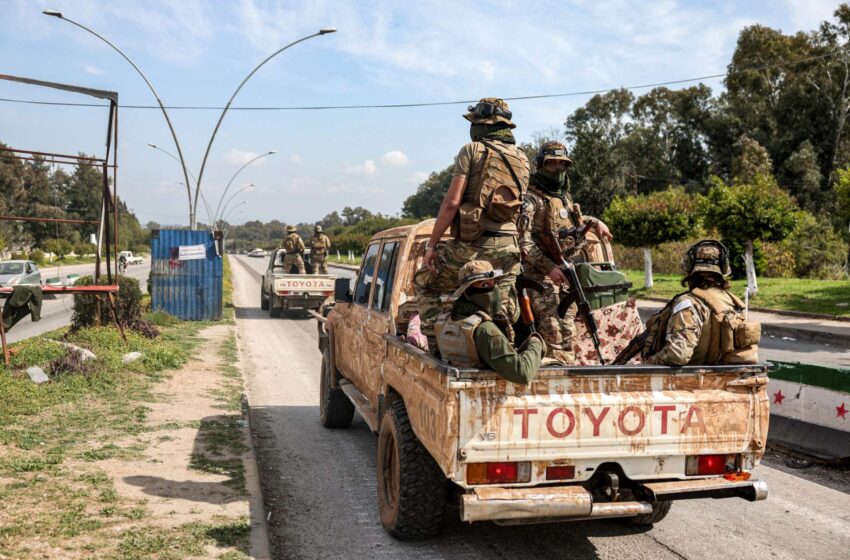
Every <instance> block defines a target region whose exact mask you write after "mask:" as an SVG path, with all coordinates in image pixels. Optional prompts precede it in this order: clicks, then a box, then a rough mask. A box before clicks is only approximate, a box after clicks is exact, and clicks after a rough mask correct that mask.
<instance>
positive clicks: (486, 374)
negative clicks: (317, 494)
mask: <svg viewBox="0 0 850 560" xmlns="http://www.w3.org/2000/svg"><path fill="white" fill-rule="evenodd" d="M432 225H433V220H430V221H427V222H423V223H421V224H419V225H413V226H405V227H400V228H395V229H391V230H387V231H384V232H381V233H378V234H376V235H375V236H374V237H373V238H372V240H371V241H370V242H369V245H368V248H367V250H366V255H365V257H364V259H363V264H362V265H361V268H360V272H359V273H358V275H357V279H356V280H355V282H354V286H353V291H348V286H347V284H348V282H347V281H344V280H342V279H340V280H339V284H340V285H339V286H337V289H336V297H335V300H336V302H335V304H333V305H329V306H327V307H326V308H325V309H324V310H323V313H322V314H321V315H319V314H317V315H316V317H317V318H318V319H319V349H320V351H321V352H322V369H321V371H320V372H319V375H320V377H321V390H320V404H319V411H320V415H321V421H322V423H323V424H324V425H325V426H326V427H328V428H346V427H348V426H349V425H350V424H351V420H352V417H353V415H354V411H355V410H357V411H358V412H359V413H360V415H361V416H362V417H363V418H364V419H365V421H366V423H367V424H368V425H369V427H370V428H371V429H372V430H373V431H374V432H376V433H377V434H378V445H377V469H376V470H377V489H378V504H379V511H378V513H379V516H380V519H381V522H382V523H383V525H384V527H385V528H386V530H387V531H389V532H390V533H391V534H392V535H393V536H395V537H397V538H419V537H427V536H430V535H433V534H435V533H436V532H438V531H439V529H440V526H441V522H442V519H443V517H444V515H445V512H446V511H450V510H448V508H446V503H447V502H448V501H450V500H451V501H454V502H455V503H456V504H457V505H458V506H459V507H458V510H457V511H459V514H460V518H461V519H462V520H464V521H469V522H480V521H495V522H497V523H501V524H516V523H537V522H542V521H563V520H569V519H597V518H625V519H626V521H628V522H631V523H634V524H638V525H649V524H652V523H655V522H657V521H660V520H661V519H662V518H663V517H664V516H665V515H667V513H668V511H669V510H670V504H671V503H672V502H673V501H676V500H688V499H702V498H734V497H738V498H743V499H745V500H748V501H757V500H763V499H765V498H766V497H767V485H766V484H765V482H764V481H761V480H757V479H756V477H755V476H753V473H752V471H753V469H754V468H755V466H756V465H758V463H759V460H760V459H761V457H762V455H763V454H764V449H765V443H766V441H767V426H768V408H769V403H768V398H767V394H766V390H765V389H766V386H767V382H768V377H767V366H765V365H761V364H759V365H747V366H733V365H723V366H688V367H681V368H672V367H666V366H654V365H622V366H611V365H602V366H600V365H577V366H570V367H565V366H559V365H557V366H556V365H547V366H545V367H543V368H541V370H540V371H539V372H538V375H537V378H536V379H535V380H534V381H533V382H532V383H530V384H528V385H515V384H513V383H510V382H508V381H505V380H504V379H501V378H499V377H498V376H497V375H496V374H495V373H493V372H492V371H487V370H484V369H476V368H459V367H454V366H452V365H451V364H449V363H446V362H444V361H442V360H439V359H437V358H435V357H433V356H432V355H430V354H428V353H426V352H423V351H422V350H419V349H418V348H415V347H414V346H411V345H410V344H407V343H406V342H405V340H404V338H402V337H400V336H399V335H400V334H404V333H405V331H406V327H407V324H408V321H409V320H410V318H411V316H412V314H413V313H415V312H416V307H417V306H416V302H415V298H416V296H415V292H414V290H413V275H414V273H415V272H416V270H418V269H419V267H420V266H421V265H422V257H423V255H424V254H425V242H426V241H427V240H428V238H429V236H430V235H431V228H432ZM600 312H603V310H600ZM596 313H597V312H594V314H596ZM579 332H580V333H581V329H580V331H579ZM602 332H604V333H605V334H604V336H605V337H609V336H611V335H612V333H611V332H610V331H608V330H604V331H602ZM605 341H609V339H608V338H606V339H605ZM753 514H754V515H755V514H756V513H755V511H754V512H753ZM732 529H734V527H723V528H720V527H718V530H724V531H725V530H732ZM566 546H568V545H566Z"/></svg>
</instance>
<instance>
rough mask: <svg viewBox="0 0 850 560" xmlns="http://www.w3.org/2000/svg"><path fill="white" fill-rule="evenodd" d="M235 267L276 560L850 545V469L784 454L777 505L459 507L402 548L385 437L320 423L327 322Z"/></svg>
mask: <svg viewBox="0 0 850 560" xmlns="http://www.w3.org/2000/svg"><path fill="white" fill-rule="evenodd" d="M233 262H234V266H233V271H234V286H235V293H234V300H235V304H236V310H237V315H236V316H237V325H238V329H239V344H240V355H241V366H242V368H243V371H245V372H246V375H247V379H248V383H247V392H248V400H249V405H250V407H251V414H252V422H253V426H252V427H253V435H254V442H255V445H256V447H257V457H258V462H259V467H260V473H261V479H262V486H263V496H264V501H265V506H266V512H267V515H268V516H269V525H270V526H269V529H270V535H271V539H272V550H273V551H274V553H275V558H298V559H301V558H305V559H311V558H342V557H348V558H376V557H386V558H393V559H396V558H399V559H404V558H452V559H454V558H488V559H491V558H506V559H508V558H510V559H515V558H616V559H618V560H621V559H626V558H652V559H665V558H688V559H691V558H694V559H698V558H708V559H711V560H717V559H718V558H735V559H749V558H753V559H755V558H759V559H761V558H777V559H782V558H788V559H798V558H818V559H821V558H837V557H841V556H842V555H846V550H847V549H848V547H850V484H847V480H848V474H847V472H846V471H845V472H841V471H828V472H827V474H826V475H823V473H820V474H821V476H825V477H826V478H827V479H828V482H830V484H828V485H827V484H825V483H817V482H813V481H809V480H805V479H804V478H800V476H798V475H799V474H801V473H805V472H806V471H793V470H792V469H788V468H787V467H785V466H784V465H782V464H781V458H779V459H776V461H778V462H777V463H776V465H775V466H776V467H777V468H773V467H772V466H767V465H763V466H761V467H759V468H758V470H757V475H758V476H759V477H760V478H764V479H766V480H767V481H768V484H769V485H770V497H769V498H768V500H767V501H764V502H760V503H756V504H751V503H748V502H745V501H743V500H737V499H735V500H703V501H695V502H679V503H676V504H674V506H673V509H672V511H671V513H670V515H669V516H668V517H667V519H665V520H664V521H662V522H661V523H659V524H657V525H656V526H655V527H654V528H653V529H652V530H649V531H646V530H638V529H632V528H626V527H624V526H622V525H620V524H618V523H616V522H613V521H605V522H575V523H559V524H548V525H531V526H521V527H498V526H496V525H493V524H491V523H479V524H475V525H464V524H462V523H461V522H460V521H457V514H456V512H451V511H450V512H449V513H450V519H451V520H450V521H449V522H447V524H446V525H447V526H446V528H445V530H444V532H443V534H442V535H441V536H439V537H438V538H435V539H431V540H427V541H424V542H418V543H402V542H398V541H395V540H393V539H392V538H391V537H389V536H388V535H387V534H386V533H384V531H383V529H382V528H381V525H380V521H379V519H378V515H377V505H376V502H377V497H376V489H375V454H376V443H377V440H376V438H375V436H374V435H373V434H372V433H371V432H370V431H369V429H368V427H367V426H366V424H365V422H363V421H362V419H360V418H359V417H356V418H355V420H354V423H353V424H352V426H351V428H350V429H348V430H326V429H324V428H322V427H321V425H320V424H319V414H318V407H317V402H318V398H319V377H318V372H319V364H320V361H321V357H320V355H319V352H318V350H316V323H315V321H314V320H312V319H309V318H306V317H296V316H291V317H289V318H284V319H271V318H270V317H269V315H268V312H264V311H260V309H259V276H260V274H261V270H262V268H263V267H264V266H265V261H264V260H260V259H249V258H244V257H236V258H234V259H233ZM779 467H781V469H780V468H779ZM784 471H787V472H784ZM842 477H843V478H842ZM821 482H824V481H821Z"/></svg>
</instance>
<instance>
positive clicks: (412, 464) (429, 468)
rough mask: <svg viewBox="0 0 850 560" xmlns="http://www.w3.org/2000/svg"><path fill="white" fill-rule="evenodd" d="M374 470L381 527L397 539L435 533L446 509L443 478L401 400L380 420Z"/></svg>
mask: <svg viewBox="0 0 850 560" xmlns="http://www.w3.org/2000/svg"><path fill="white" fill-rule="evenodd" d="M377 471H378V511H379V512H380V514H381V523H382V524H383V526H384V529H386V530H387V532H389V533H390V534H391V535H392V536H393V537H395V538H397V539H418V538H425V537H430V536H433V535H436V534H437V533H438V532H439V531H440V526H441V525H442V523H443V515H444V513H445V508H446V477H445V476H444V475H443V473H442V471H440V468H439V467H438V466H437V463H435V462H434V459H433V458H431V455H429V454H428V451H426V450H425V448H424V447H423V446H422V444H421V443H419V440H418V439H417V438H416V434H414V433H413V428H412V427H411V426H410V419H409V418H408V417H407V410H405V408H404V402H402V401H401V400H397V401H395V402H393V403H392V405H390V407H389V409H388V410H387V412H386V413H385V414H384V418H383V420H382V421H381V429H380V432H379V434H378V465H377Z"/></svg>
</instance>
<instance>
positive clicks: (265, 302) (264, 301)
mask: <svg viewBox="0 0 850 560" xmlns="http://www.w3.org/2000/svg"><path fill="white" fill-rule="evenodd" d="M260 309H262V310H263V311H268V310H269V298H268V297H266V290H265V289H264V288H263V286H262V285H260Z"/></svg>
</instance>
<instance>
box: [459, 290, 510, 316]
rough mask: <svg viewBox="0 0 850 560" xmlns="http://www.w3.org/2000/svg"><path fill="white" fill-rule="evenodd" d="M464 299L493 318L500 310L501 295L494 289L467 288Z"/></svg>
mask: <svg viewBox="0 0 850 560" xmlns="http://www.w3.org/2000/svg"><path fill="white" fill-rule="evenodd" d="M464 295H465V296H466V299H468V300H469V301H470V302H472V304H473V305H475V306H476V307H478V308H480V309H481V310H482V311H484V312H485V313H487V314H489V315H491V316H493V315H496V314H498V313H499V310H500V309H501V308H502V294H501V293H499V290H497V289H496V288H472V287H470V288H467V289H466V292H464Z"/></svg>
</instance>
